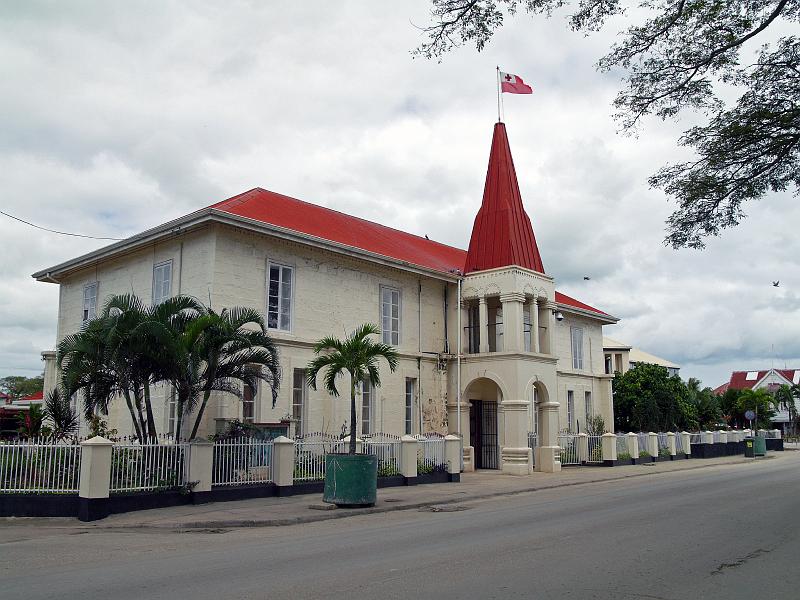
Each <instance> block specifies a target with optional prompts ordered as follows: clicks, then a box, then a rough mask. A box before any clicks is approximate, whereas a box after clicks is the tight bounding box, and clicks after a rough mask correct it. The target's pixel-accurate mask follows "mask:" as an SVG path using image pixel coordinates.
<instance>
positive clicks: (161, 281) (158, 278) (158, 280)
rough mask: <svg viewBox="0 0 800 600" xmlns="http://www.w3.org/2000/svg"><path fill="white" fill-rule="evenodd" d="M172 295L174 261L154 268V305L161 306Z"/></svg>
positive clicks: (159, 264)
mask: <svg viewBox="0 0 800 600" xmlns="http://www.w3.org/2000/svg"><path fill="white" fill-rule="evenodd" d="M171 295H172V261H171V260H168V261H165V262H162V263H158V264H157V265H154V266H153V305H154V306H155V305H156V304H161V303H162V302H163V301H164V300H166V299H167V298H169V297H170V296H171Z"/></svg>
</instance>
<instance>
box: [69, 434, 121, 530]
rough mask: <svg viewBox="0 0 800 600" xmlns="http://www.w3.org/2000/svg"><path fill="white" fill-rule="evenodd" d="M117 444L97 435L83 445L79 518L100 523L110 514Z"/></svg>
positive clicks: (79, 488)
mask: <svg viewBox="0 0 800 600" xmlns="http://www.w3.org/2000/svg"><path fill="white" fill-rule="evenodd" d="M113 448H114V442H112V441H111V440H107V439H106V438H104V437H100V436H95V437H93V438H89V439H88V440H86V441H85V442H81V471H80V482H79V484H78V519H80V520H81V521H96V520H98V519H103V518H105V517H107V516H108V514H109V512H108V511H109V507H108V498H109V496H110V495H111V453H112V449H113Z"/></svg>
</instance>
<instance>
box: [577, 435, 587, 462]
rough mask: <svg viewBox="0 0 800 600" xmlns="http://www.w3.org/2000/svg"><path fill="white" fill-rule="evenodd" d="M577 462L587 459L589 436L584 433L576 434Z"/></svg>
mask: <svg viewBox="0 0 800 600" xmlns="http://www.w3.org/2000/svg"><path fill="white" fill-rule="evenodd" d="M577 442H578V462H579V463H585V462H586V461H587V460H589V436H588V435H586V434H585V433H579V434H578V440H577Z"/></svg>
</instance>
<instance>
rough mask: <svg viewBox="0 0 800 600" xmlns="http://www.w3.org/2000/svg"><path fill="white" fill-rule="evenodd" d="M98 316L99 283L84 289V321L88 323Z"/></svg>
mask: <svg viewBox="0 0 800 600" xmlns="http://www.w3.org/2000/svg"><path fill="white" fill-rule="evenodd" d="M96 316H97V282H96V281H95V282H94V283H90V284H89V285H86V286H84V287H83V320H84V321H88V320H89V319H94V318H95V317H96Z"/></svg>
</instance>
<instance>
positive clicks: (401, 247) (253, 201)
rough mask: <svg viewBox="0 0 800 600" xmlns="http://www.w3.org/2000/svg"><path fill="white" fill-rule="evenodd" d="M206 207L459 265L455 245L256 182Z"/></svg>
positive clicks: (417, 260) (444, 267)
mask: <svg viewBox="0 0 800 600" xmlns="http://www.w3.org/2000/svg"><path fill="white" fill-rule="evenodd" d="M210 208H214V209H217V210H221V211H224V212H227V213H230V214H233V215H239V216H242V217H246V218H248V219H254V220H256V221H261V222H262V223H269V224H270V225H275V226H277V227H283V228H285V229H291V230H292V231H298V232H301V233H305V234H306V235H311V236H314V237H317V238H320V239H323V240H328V241H330V242H337V243H339V244H344V245H346V246H351V247H353V248H358V249H361V250H366V251H367V252H372V253H374V254H378V255H380V256H386V257H389V258H393V259H395V260H400V261H403V262H407V263H410V264H412V265H417V266H420V267H426V268H428V269H433V270H436V271H442V272H445V273H446V272H448V271H450V270H452V269H462V268H463V266H464V251H463V250H459V249H458V248H453V247H452V246H446V245H445V244H440V243H439V242H434V241H433V240H428V239H426V238H424V237H419V236H417V235H412V234H410V233H406V232H405V231H399V230H397V229H392V228H391V227H386V226H385V225H379V224H378V223H374V222H372V221H367V220H365V219H359V218H358V217H353V216H350V215H346V214H344V213H341V212H338V211H335V210H331V209H330V208H324V207H322V206H317V205H316V204H310V203H308V202H303V201H302V200H297V199H295V198H290V197H289V196H284V195H283V194H276V193H275V192H269V191H267V190H262V189H261V188H255V189H252V190H250V191H248V192H245V193H243V194H239V195H238V196H234V197H233V198H229V199H227V200H223V201H222V202H219V203H218V204H214V205H212V206H211V207H210Z"/></svg>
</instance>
